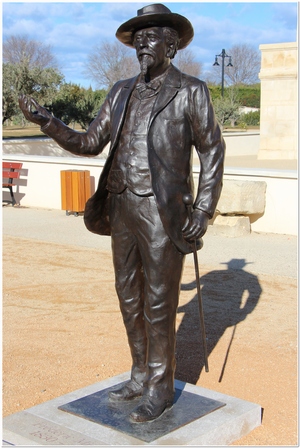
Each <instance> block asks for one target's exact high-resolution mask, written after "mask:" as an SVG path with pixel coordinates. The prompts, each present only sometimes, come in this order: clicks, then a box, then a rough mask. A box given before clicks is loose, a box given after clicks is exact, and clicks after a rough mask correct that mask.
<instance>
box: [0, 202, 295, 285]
mask: <svg viewBox="0 0 300 448" xmlns="http://www.w3.org/2000/svg"><path fill="white" fill-rule="evenodd" d="M2 215H3V237H4V238H5V236H6V235H10V236H13V237H18V238H26V239H33V240H39V241H46V242H51V243H56V244H66V245H74V246H80V247H86V248H94V249H99V250H105V251H110V250H111V249H110V237H107V236H98V235H94V234H93V233H90V232H89V231H88V230H87V229H86V228H85V225H84V222H83V218H82V216H79V217H75V216H74V215H70V216H66V214H65V212H64V211H62V210H48V209H37V208H22V207H20V208H18V207H11V206H6V207H2ZM186 262H187V263H193V258H192V256H190V255H189V256H188V257H187V260H186ZM228 263H230V268H233V269H241V268H244V270H246V271H248V272H251V273H253V274H267V275H275V276H284V277H291V278H297V237H296V236H291V235H277V234H262V233H251V234H250V235H248V236H243V237H238V238H229V237H224V236H218V235H215V234H214V232H213V228H212V227H211V226H209V229H208V231H207V233H206V235H205V236H204V247H203V249H202V250H201V251H200V252H199V264H200V270H201V266H204V265H205V266H209V267H213V268H214V269H222V268H226V267H227V266H228ZM245 263H246V264H245Z"/></svg>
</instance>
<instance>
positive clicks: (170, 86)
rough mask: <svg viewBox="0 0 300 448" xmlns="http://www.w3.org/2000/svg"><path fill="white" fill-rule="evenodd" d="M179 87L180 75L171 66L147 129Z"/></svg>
mask: <svg viewBox="0 0 300 448" xmlns="http://www.w3.org/2000/svg"><path fill="white" fill-rule="evenodd" d="M180 86H181V73H180V71H179V70H177V69H176V68H175V67H174V66H173V65H171V67H170V70H169V73H168V75H167V77H166V79H165V82H164V83H163V85H162V87H161V90H160V92H159V94H158V95H157V100H156V102H155V104H154V106H153V109H152V112H151V117H150V120H149V125H148V129H149V128H150V126H151V124H152V122H153V120H154V118H155V117H156V116H157V114H158V113H159V112H160V111H161V110H162V109H164V107H166V105H167V104H168V103H169V102H170V101H171V100H172V99H173V98H174V96H175V95H176V94H177V92H178V90H179V88H180Z"/></svg>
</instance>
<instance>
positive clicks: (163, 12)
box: [116, 3, 194, 50]
mask: <svg viewBox="0 0 300 448" xmlns="http://www.w3.org/2000/svg"><path fill="white" fill-rule="evenodd" d="M155 26H167V27H169V28H173V29H175V30H176V31H177V33H178V36H179V39H180V42H179V47H178V49H179V50H181V49H182V48H185V47H186V46H187V45H188V44H189V43H190V42H191V40H192V39H193V37H194V30H193V27H192V24H191V23H190V21H189V20H188V19H186V18H185V17H183V16H181V15H180V14H176V13H173V12H171V11H170V10H169V8H167V7H166V6H165V5H162V4H160V3H155V4H154V5H149V6H144V8H142V9H139V10H138V11H137V16H136V17H133V19H130V20H128V21H127V22H125V23H123V25H121V26H120V27H119V28H118V30H117V32H116V37H117V38H118V39H119V41H121V42H122V43H123V44H125V45H127V46H129V47H133V44H132V42H133V35H134V33H135V32H136V31H138V30H141V29H143V28H150V27H155Z"/></svg>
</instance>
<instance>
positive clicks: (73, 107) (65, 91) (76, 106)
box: [46, 83, 107, 129]
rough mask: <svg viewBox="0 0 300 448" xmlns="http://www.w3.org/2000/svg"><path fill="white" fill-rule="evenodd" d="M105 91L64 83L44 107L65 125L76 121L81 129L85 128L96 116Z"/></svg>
mask: <svg viewBox="0 0 300 448" xmlns="http://www.w3.org/2000/svg"><path fill="white" fill-rule="evenodd" d="M106 93H107V92H106V91H105V90H96V91H93V90H92V89H91V88H89V89H84V88H83V87H80V86H78V85H76V84H72V83H64V84H62V85H61V87H60V89H59V92H58V94H57V95H56V97H55V98H54V99H53V100H52V101H51V102H48V103H47V105H46V107H47V109H49V110H50V111H51V112H52V113H53V115H55V117H57V118H59V119H60V120H61V121H63V122H64V123H66V124H67V125H69V124H70V123H73V124H74V125H75V123H78V124H80V125H81V127H82V128H83V129H87V128H88V126H89V124H90V123H91V122H92V120H93V119H94V118H95V117H96V115H97V113H98V111H99V109H100V106H101V105H102V103H103V101H104V99H105V96H106Z"/></svg>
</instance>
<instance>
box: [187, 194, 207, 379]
mask: <svg viewBox="0 0 300 448" xmlns="http://www.w3.org/2000/svg"><path fill="white" fill-rule="evenodd" d="M182 200H183V203H184V204H185V206H186V208H187V212H188V218H189V222H190V223H191V222H192V204H193V196H192V195H191V194H185V195H184V196H183V198H182ZM193 254H194V264H195V274H196V284H197V297H198V304H199V314H200V322H201V333H202V343H203V350H204V364H205V372H208V371H209V369H208V359H207V347H206V334H205V324H204V314H203V304H202V295H201V289H200V275H199V265H198V256H197V245H196V240H194V242H193Z"/></svg>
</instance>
